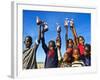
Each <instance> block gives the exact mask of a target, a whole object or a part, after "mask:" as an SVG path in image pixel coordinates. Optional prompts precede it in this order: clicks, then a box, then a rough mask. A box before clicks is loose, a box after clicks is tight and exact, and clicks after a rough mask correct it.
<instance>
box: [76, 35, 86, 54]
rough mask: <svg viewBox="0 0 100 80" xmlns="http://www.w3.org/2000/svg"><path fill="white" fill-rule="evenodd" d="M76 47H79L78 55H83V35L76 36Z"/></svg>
mask: <svg viewBox="0 0 100 80" xmlns="http://www.w3.org/2000/svg"><path fill="white" fill-rule="evenodd" d="M78 42H79V44H78V48H79V51H80V56H83V55H84V50H85V49H84V43H85V40H84V37H83V36H79V38H78Z"/></svg>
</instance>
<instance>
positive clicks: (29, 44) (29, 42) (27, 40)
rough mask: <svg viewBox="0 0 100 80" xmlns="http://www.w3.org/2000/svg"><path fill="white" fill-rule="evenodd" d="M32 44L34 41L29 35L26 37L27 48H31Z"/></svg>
mask: <svg viewBox="0 0 100 80" xmlns="http://www.w3.org/2000/svg"><path fill="white" fill-rule="evenodd" d="M31 44H32V41H31V40H30V39H29V38H28V37H27V38H26V39H25V46H26V48H30V46H31Z"/></svg>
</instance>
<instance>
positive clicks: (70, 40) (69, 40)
mask: <svg viewBox="0 0 100 80" xmlns="http://www.w3.org/2000/svg"><path fill="white" fill-rule="evenodd" d="M69 42H72V44H74V42H73V40H72V39H70V38H69V39H68V40H67V46H68V47H69ZM71 47H73V45H72V46H71Z"/></svg>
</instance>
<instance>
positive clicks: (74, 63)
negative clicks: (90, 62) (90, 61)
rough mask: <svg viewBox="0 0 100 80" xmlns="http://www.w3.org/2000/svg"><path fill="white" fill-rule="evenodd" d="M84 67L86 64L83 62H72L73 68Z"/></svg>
mask: <svg viewBox="0 0 100 80" xmlns="http://www.w3.org/2000/svg"><path fill="white" fill-rule="evenodd" d="M82 66H85V64H84V62H83V61H81V60H79V61H74V62H72V67H82Z"/></svg>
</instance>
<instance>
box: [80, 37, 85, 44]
mask: <svg viewBox="0 0 100 80" xmlns="http://www.w3.org/2000/svg"><path fill="white" fill-rule="evenodd" d="M79 44H82V45H84V38H83V37H82V36H79Z"/></svg>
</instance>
